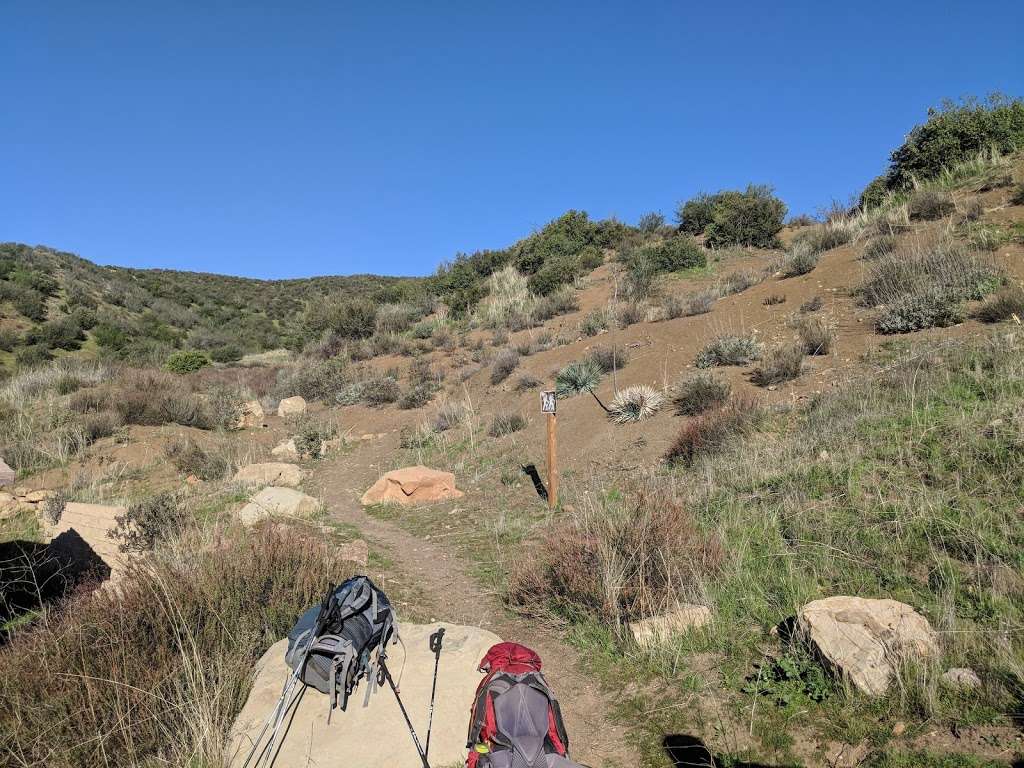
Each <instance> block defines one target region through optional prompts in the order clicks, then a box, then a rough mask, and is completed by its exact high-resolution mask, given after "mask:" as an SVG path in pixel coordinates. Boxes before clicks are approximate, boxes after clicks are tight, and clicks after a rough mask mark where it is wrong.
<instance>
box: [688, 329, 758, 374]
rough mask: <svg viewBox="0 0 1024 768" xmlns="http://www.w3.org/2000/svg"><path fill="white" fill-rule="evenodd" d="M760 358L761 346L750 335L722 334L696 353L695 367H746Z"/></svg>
mask: <svg viewBox="0 0 1024 768" xmlns="http://www.w3.org/2000/svg"><path fill="white" fill-rule="evenodd" d="M760 357H761V345H760V344H759V343H758V342H757V339H755V338H754V336H753V335H752V334H746V335H743V336H737V335H735V334H724V335H722V336H719V337H718V338H716V339H714V340H712V341H711V342H710V343H709V344H707V345H706V346H705V347H704V348H703V349H702V350H701V351H700V352H698V353H697V359H696V363H695V364H696V366H697V367H698V368H711V367H713V366H717V365H748V364H750V363H752V362H753V361H755V360H757V359H758V358H760Z"/></svg>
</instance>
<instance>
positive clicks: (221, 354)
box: [210, 344, 243, 363]
mask: <svg viewBox="0 0 1024 768" xmlns="http://www.w3.org/2000/svg"><path fill="white" fill-rule="evenodd" d="M242 356H243V352H242V350H241V348H240V347H239V346H237V345H236V344H221V345H220V346H218V347H214V348H213V349H211V350H210V359H211V360H213V361H214V362H215V363H235V362H238V361H239V360H241V359H242Z"/></svg>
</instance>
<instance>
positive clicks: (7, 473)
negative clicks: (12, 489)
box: [0, 459, 18, 488]
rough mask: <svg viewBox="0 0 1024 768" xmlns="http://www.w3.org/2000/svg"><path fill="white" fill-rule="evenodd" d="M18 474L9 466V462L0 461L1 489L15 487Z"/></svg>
mask: <svg viewBox="0 0 1024 768" xmlns="http://www.w3.org/2000/svg"><path fill="white" fill-rule="evenodd" d="M17 477H18V475H17V473H16V472H15V471H14V470H13V469H11V468H10V467H9V466H7V462H5V461H4V460H3V459H0V488H5V487H7V486H10V485H14V481H15V480H16V479H17Z"/></svg>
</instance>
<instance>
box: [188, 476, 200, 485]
mask: <svg viewBox="0 0 1024 768" xmlns="http://www.w3.org/2000/svg"><path fill="white" fill-rule="evenodd" d="M185 482H186V483H188V484H189V485H199V483H201V482H202V480H200V479H199V478H198V477H196V476H195V475H189V476H188V477H186V478H185Z"/></svg>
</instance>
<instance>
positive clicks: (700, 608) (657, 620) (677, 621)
mask: <svg viewBox="0 0 1024 768" xmlns="http://www.w3.org/2000/svg"><path fill="white" fill-rule="evenodd" d="M710 621H711V609H710V608H708V607H707V606H706V605H685V604H684V605H680V606H679V607H678V608H676V609H675V610H674V611H671V612H670V613H666V614H664V615H662V616H652V617H651V618H649V619H641V620H640V621H633V622H630V624H629V630H630V632H632V633H633V639H634V640H636V644H637V645H639V646H640V647H641V648H650V647H651V646H654V645H658V644H659V643H664V642H665V641H667V640H668V639H669V638H670V637H672V636H673V635H679V634H682V633H684V632H688V631H690V630H691V629H696V628H697V627H703V626H704V625H705V624H708V623H710Z"/></svg>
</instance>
